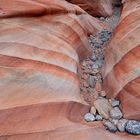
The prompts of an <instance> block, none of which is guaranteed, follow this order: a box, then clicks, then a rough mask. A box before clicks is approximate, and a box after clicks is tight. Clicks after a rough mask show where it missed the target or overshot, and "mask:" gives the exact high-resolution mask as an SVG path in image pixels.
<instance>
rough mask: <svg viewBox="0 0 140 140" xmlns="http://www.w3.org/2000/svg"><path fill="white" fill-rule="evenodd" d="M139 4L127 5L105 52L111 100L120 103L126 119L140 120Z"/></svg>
mask: <svg viewBox="0 0 140 140" xmlns="http://www.w3.org/2000/svg"><path fill="white" fill-rule="evenodd" d="M139 37H140V1H139V0H134V1H130V0H128V1H124V7H123V11H122V16H121V20H120V23H119V25H118V27H117V28H116V31H115V34H114V37H113V39H112V41H111V43H110V45H109V48H108V50H107V52H106V65H105V71H104V78H105V81H104V83H105V85H104V87H105V88H106V90H107V92H108V96H109V97H117V98H119V99H120V100H121V103H122V110H123V112H124V114H125V117H127V118H130V119H132V118H133V119H140V104H139V102H140V38H139Z"/></svg>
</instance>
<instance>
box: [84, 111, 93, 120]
mask: <svg viewBox="0 0 140 140" xmlns="http://www.w3.org/2000/svg"><path fill="white" fill-rule="evenodd" d="M84 119H85V120H86V121H87V122H92V121H95V117H94V115H93V114H91V113H86V114H85V116H84Z"/></svg>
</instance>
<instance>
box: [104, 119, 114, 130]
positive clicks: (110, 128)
mask: <svg viewBox="0 0 140 140" xmlns="http://www.w3.org/2000/svg"><path fill="white" fill-rule="evenodd" d="M104 126H105V128H106V129H107V130H109V131H110V132H113V133H114V132H116V131H117V127H116V126H115V125H114V124H113V123H111V122H110V121H105V122H104Z"/></svg>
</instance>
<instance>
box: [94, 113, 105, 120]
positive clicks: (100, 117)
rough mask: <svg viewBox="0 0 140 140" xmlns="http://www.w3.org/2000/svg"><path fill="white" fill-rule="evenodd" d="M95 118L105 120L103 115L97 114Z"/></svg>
mask: <svg viewBox="0 0 140 140" xmlns="http://www.w3.org/2000/svg"><path fill="white" fill-rule="evenodd" d="M95 119H96V120H97V121H102V120H103V117H102V116H101V115H98V114H97V115H96V117H95Z"/></svg>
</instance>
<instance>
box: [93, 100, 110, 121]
mask: <svg viewBox="0 0 140 140" xmlns="http://www.w3.org/2000/svg"><path fill="white" fill-rule="evenodd" d="M94 106H95V108H96V109H97V111H98V113H99V114H100V115H101V116H103V118H105V119H108V118H109V112H110V110H111V106H110V103H109V102H108V100H107V99H105V98H99V99H97V100H96V101H95V102H94Z"/></svg>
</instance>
